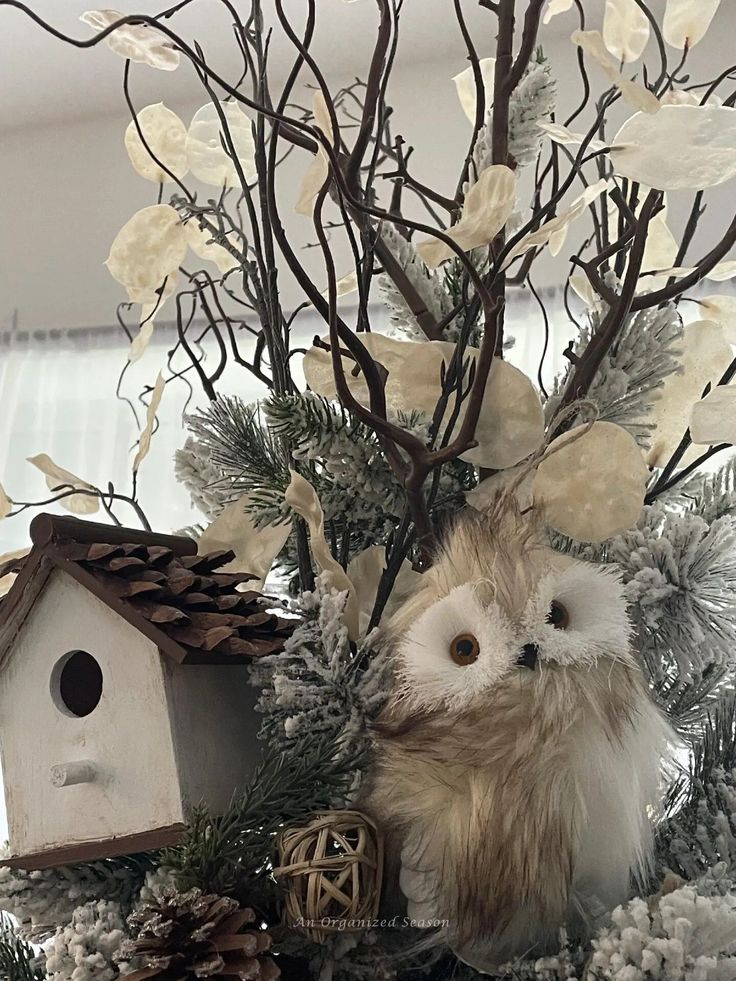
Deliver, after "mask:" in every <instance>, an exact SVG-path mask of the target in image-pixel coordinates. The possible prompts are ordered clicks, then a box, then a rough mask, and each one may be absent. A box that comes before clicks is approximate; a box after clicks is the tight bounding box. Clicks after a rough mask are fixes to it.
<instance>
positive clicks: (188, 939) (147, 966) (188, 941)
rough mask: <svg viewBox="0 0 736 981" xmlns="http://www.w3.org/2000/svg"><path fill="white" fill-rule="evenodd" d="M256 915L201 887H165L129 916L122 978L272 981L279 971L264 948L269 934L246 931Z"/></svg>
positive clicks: (122, 953)
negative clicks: (127, 968) (127, 967)
mask: <svg viewBox="0 0 736 981" xmlns="http://www.w3.org/2000/svg"><path fill="white" fill-rule="evenodd" d="M255 918H256V916H255V913H254V912H253V910H252V909H241V908H240V907H239V906H238V903H237V902H236V901H235V900H234V899H227V898H226V897H224V896H214V895H212V896H206V895H203V894H202V890H201V889H190V890H189V891H188V892H184V893H182V892H177V891H176V890H175V889H164V890H162V891H161V893H160V894H159V896H158V897H157V900H156V901H155V902H153V903H150V904H147V905H146V906H143V907H141V908H140V909H138V910H136V911H135V912H133V913H131V915H130V916H129V917H128V925H129V927H130V930H131V933H132V934H133V935H134V938H135V939H132V940H127V941H125V942H124V943H123V945H122V947H121V948H120V952H119V954H118V960H119V961H127V962H131V966H132V967H133V971H132V973H129V974H124V975H123V978H124V979H125V981H143V979H144V978H157V979H158V981H190V979H191V978H226V977H231V978H242V979H244V981H245V979H248V981H272V979H274V978H278V977H279V976H280V974H281V971H280V970H279V969H278V967H277V966H276V964H275V963H274V962H273V961H272V960H271V958H270V957H265V956H263V955H264V952H265V951H267V950H268V949H269V947H270V946H271V937H270V936H269V934H268V933H266V932H265V931H264V930H246V931H243V927H244V926H245V925H246V924H247V923H253V921H254V920H255Z"/></svg>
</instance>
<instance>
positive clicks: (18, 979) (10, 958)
mask: <svg viewBox="0 0 736 981" xmlns="http://www.w3.org/2000/svg"><path fill="white" fill-rule="evenodd" d="M43 977H44V972H43V970H42V969H41V966H40V959H39V957H38V955H37V954H36V952H35V951H34V949H33V947H32V946H31V945H30V944H29V943H27V942H26V941H25V940H23V939H22V938H21V937H19V936H18V934H17V933H16V932H15V931H14V929H13V926H12V924H11V923H10V920H8V919H7V918H6V917H4V916H3V917H0V978H2V981H41V979H42V978H43Z"/></svg>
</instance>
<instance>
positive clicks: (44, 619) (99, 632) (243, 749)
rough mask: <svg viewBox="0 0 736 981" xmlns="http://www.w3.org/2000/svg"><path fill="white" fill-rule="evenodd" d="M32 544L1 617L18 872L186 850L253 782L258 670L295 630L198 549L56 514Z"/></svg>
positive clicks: (1, 690)
mask: <svg viewBox="0 0 736 981" xmlns="http://www.w3.org/2000/svg"><path fill="white" fill-rule="evenodd" d="M31 538H32V541H33V547H32V549H31V552H30V553H29V555H28V557H27V559H26V560H25V562H24V564H23V567H22V569H21V571H20V574H19V575H18V578H17V579H16V581H15V582H14V584H13V586H12V588H11V589H10V591H9V592H8V594H7V595H6V597H5V598H4V599H3V600H2V603H0V751H1V753H2V768H3V775H4V782H5V800H6V805H7V814H8V827H9V838H10V851H11V856H12V857H11V859H10V861H8V862H6V863H5V864H8V865H12V866H15V867H18V868H24V869H40V868H46V867H49V866H54V865H61V864H69V863H72V862H79V861H89V860H92V859H101V858H106V857H111V856H114V855H123V854H130V853H134V852H140V851H143V850H147V849H153V848H161V847H163V846H165V845H169V844H172V843H174V842H175V841H176V840H177V839H178V837H179V836H180V834H181V832H182V831H183V829H184V826H185V823H186V820H187V814H188V810H189V809H190V808H191V807H192V805H196V804H198V803H200V802H203V803H205V804H206V805H207V806H208V807H209V808H210V809H211V810H212V812H213V813H218V812H222V811H223V810H224V809H225V808H226V806H227V804H228V802H229V801H230V799H231V797H232V795H233V793H234V792H236V791H237V790H238V788H242V787H243V786H244V784H245V782H246V781H247V779H248V777H249V775H250V774H251V773H252V771H253V769H254V766H255V764H256V761H257V759H258V755H259V754H258V750H257V744H256V737H257V730H258V717H257V715H256V714H255V712H254V703H255V698H256V693H255V691H254V690H253V689H252V688H250V687H249V684H248V675H247V672H248V663H249V662H250V661H251V659H252V658H254V657H259V656H262V655H265V654H269V653H273V652H275V651H278V650H280V649H281V647H282V645H283V641H284V639H285V637H287V636H288V634H289V633H290V631H291V629H292V628H293V625H294V621H289V620H286V619H283V618H281V617H279V616H277V615H275V614H274V613H273V612H271V611H269V609H267V603H266V602H265V601H264V599H263V597H261V596H260V594H258V593H256V592H252V591H251V592H248V591H244V589H245V590H247V580H248V579H249V578H250V577H249V576H247V575H232V574H225V573H223V572H222V571H219V572H218V569H220V570H221V569H222V566H223V565H226V564H227V563H228V562H229V561H230V560H231V559H232V558H233V555H232V553H230V552H219V553H215V554H211V555H204V556H200V555H197V546H196V544H195V542H193V541H192V540H190V539H188V538H178V537H170V536H162V535H155V534H152V533H146V532H140V531H132V530H130V529H123V528H115V527H108V526H105V525H98V524H93V523H91V522H87V521H80V520H78V519H76V518H71V517H68V518H67V517H64V518H59V517H52V516H50V515H39V516H38V517H37V518H36V519H35V520H34V521H33V523H32V525H31ZM271 606H273V604H271Z"/></svg>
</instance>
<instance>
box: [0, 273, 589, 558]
mask: <svg viewBox="0 0 736 981" xmlns="http://www.w3.org/2000/svg"><path fill="white" fill-rule="evenodd" d="M544 301H545V304H546V306H547V310H548V314H549V315H550V317H551V323H550V343H549V352H550V353H549V357H548V358H547V365H546V370H545V382H546V383H547V384H549V383H550V381H551V379H552V377H553V376H554V374H555V373H556V371H559V370H560V369H561V368H562V366H563V361H564V359H562V356H561V352H562V350H563V349H564V347H565V346H566V344H567V342H568V341H569V340H570V338H571V337H572V336H573V334H574V328H573V327H572V325H571V324H570V323H569V320H568V318H567V316H566V315H564V313H563V312H562V311H561V307H560V304H559V302H558V300H557V299H556V298H555V297H554V296H550V295H547V296H545V297H544ZM385 317H386V314H385V312H384V311H383V309H382V308H380V307H379V308H376V310H375V311H373V312H372V318H371V319H372V324H373V327H374V328H375V329H377V330H381V329H382V328H384V327H385V326H386V320H385ZM323 330H324V324H323V323H322V322H321V321H320V320H319V318H318V317H317V316H316V315H314V314H312V315H310V314H303V315H302V316H301V317H300V318H299V321H298V330H297V333H296V336H295V343H296V344H297V345H304V346H306V345H307V344H308V343H309V342H310V340H311V338H312V337H313V336H314V334H315V333H322V332H323ZM507 333H508V334H510V335H512V336H513V337H515V339H516V343H515V345H514V347H513V348H512V350H511V351H510V352H509V355H508V356H509V360H510V361H511V362H512V363H514V364H516V365H517V366H518V367H520V368H522V369H523V370H524V371H525V372H527V373H528V374H529V375H530V377H532V378H534V379H535V380H536V378H537V370H538V364H539V360H540V357H541V353H542V350H543V344H544V328H543V318H542V316H541V313H540V309H539V306H538V305H537V303H536V301H535V300H534V298H533V297H532V296H531V295H530V294H528V293H527V292H525V291H524V292H522V291H517V292H513V293H512V294H511V297H510V302H509V306H508V311H507ZM173 343H174V335H173V333H172V332H171V330H169V329H167V328H166V327H161V328H159V327H157V328H156V335H155V337H154V340H153V341H152V342H151V345H150V346H149V348H148V350H147V351H146V353H145V355H144V357H143V358H142V359H141V361H139V362H138V363H137V364H135V365H133V366H132V367H131V368H130V369H129V370H128V371H127V372H126V375H125V378H124V380H123V384H122V393H123V394H125V395H127V396H128V397H129V398H130V399H131V400H132V401H133V402H134V404H136V407H137V411H138V423H139V424H140V425H142V424H143V421H144V417H145V409H144V407H143V406H142V405H141V404H140V403H139V402H136V399H137V395H138V393H139V392H140V391H141V390H142V388H143V387H144V386H145V385H153V383H154V381H155V379H156V375H157V373H158V372H159V370H161V369H162V368H164V367H165V365H166V361H167V354H168V351H169V350H170V349H171V347H172V346H173ZM126 352H127V342H126V340H125V338H124V336H123V335H122V333H121V332H120V331H119V330H118V329H112V328H98V329H90V330H77V331H75V330H70V331H65V332H60V331H54V330H48V331H36V332H31V333H25V332H23V331H19V330H17V329H15V330H13V329H11V330H7V331H3V332H0V409H1V411H2V428H0V481H1V482H2V484H3V486H4V487H5V489H6V491H7V492H8V494H9V495H10V497H11V498H13V499H14V500H16V501H34V500H43V499H44V498H45V497H46V493H47V492H46V487H45V482H44V478H43V476H42V474H41V473H40V472H39V471H38V470H36V469H35V468H34V467H32V466H31V465H30V464H29V463H27V462H26V458H27V457H29V456H34V455H36V454H38V453H48V455H49V456H50V457H51V458H52V459H53V460H54V462H55V463H57V464H58V465H59V466H61V467H64V468H65V469H66V470H70V471H71V472H72V473H74V474H76V475H77V476H78V477H80V478H82V479H84V480H87V481H89V482H90V483H92V484H95V485H98V486H103V487H106V486H107V482H108V481H112V482H113V483H114V485H115V487H116V489H118V490H119V491H121V492H123V493H128V492H129V490H130V463H131V459H132V454H131V448H132V447H133V446H134V443H135V441H136V439H137V436H138V432H139V425H137V424H136V421H135V419H134V416H133V413H132V411H131V409H130V407H129V405H128V404H126V402H124V401H121V400H120V399H118V398H116V396H115V390H116V385H117V382H118V377H119V375H120V371H121V369H122V368H123V366H124V365H125V361H126ZM182 364H183V362H181V361H179V362H178V365H179V366H180V367H181V366H182ZM187 377H189V378H190V379H191V380H192V385H193V386H194V393H193V395H192V396H191V400H190V402H189V409H192V408H194V407H196V406H197V405H203V404H204V402H205V399H204V396H203V394H202V392H201V390H200V389H199V388H198V387H197V385H198V383H197V382H196V380H194V378H193V375H192V374H191V373H190V374H189V375H188V376H187ZM219 390H220V391H224V392H229V393H232V394H237V395H239V396H241V397H242V398H243V399H245V400H246V401H251V400H254V399H257V398H258V397H259V396H261V395H262V394H263V392H264V390H263V388H262V386H260V385H259V383H258V382H257V381H255V380H254V379H253V378H252V377H251V376H250V375H249V373H248V372H247V371H245V370H243V369H242V368H238V367H237V366H230V367H228V369H227V370H226V373H225V375H224V376H223V378H222V380H221V381H220V383H219ZM189 397H190V393H189V390H188V388H187V387H186V386H185V385H184V384H183V383H181V382H174V383H172V384H170V385H167V387H166V392H165V394H164V399H163V401H162V404H161V409H160V412H159V423H160V425H159V429H158V431H157V432H156V434H155V436H154V439H153V442H152V447H151V452H150V456H149V457H148V458H147V459H146V460H145V462H144V463H143V465H142V467H141V471H140V480H139V490H140V500H141V503H142V505H143V508H144V510H145V511H146V514H147V515H148V517H149V519H150V521H151V524H152V525H153V526H154V527H155V528H157V529H159V530H161V531H166V532H168V531H172V530H174V529H176V528H181V527H183V526H185V525H187V524H190V523H191V522H192V521H193V520H194V519H195V518H196V515H195V514H194V513H193V512H192V510H191V507H190V505H189V501H188V496H187V494H186V492H185V491H184V490H183V489H182V488H181V487H179V486H178V485H177V484H176V482H175V481H174V480H173V477H172V458H173V455H174V452H175V450H176V449H177V448H178V447H179V446H181V444H182V443H183V441H184V434H183V431H182V412H183V411H184V409H185V406H186V403H187V399H188V398H189ZM49 510H58V506H55V505H52V506H50V507H49ZM32 516H33V513H32V512H28V513H27V514H25V515H22V516H20V517H18V518H13V519H11V520H10V521H5V522H3V523H2V524H0V553H2V552H5V551H9V550H11V549H16V548H22V547H24V545H26V543H27V541H28V524H29V523H30V520H31V518H32ZM120 517H121V518H122V519H123V520H127V519H129V520H130V521H131V523H133V524H134V525H135V523H136V522H135V515H134V514H133V513H132V511H127V513H126V507H125V505H121V507H120ZM99 520H101V521H104V520H106V519H105V516H104V514H103V515H101V516H100V517H99Z"/></svg>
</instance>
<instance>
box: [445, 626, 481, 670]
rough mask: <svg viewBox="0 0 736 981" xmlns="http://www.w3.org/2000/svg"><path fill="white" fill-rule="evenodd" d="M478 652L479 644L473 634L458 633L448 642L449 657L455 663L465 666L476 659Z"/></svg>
mask: <svg viewBox="0 0 736 981" xmlns="http://www.w3.org/2000/svg"><path fill="white" fill-rule="evenodd" d="M479 654H480V644H479V643H478V640H477V638H476V637H474V636H473V634H458V635H457V637H455V639H454V640H453V641H451V642H450V657H451V658H452V660H453V661H454V662H455V664H460V665H461V666H463V667H464V666H465V665H466V664H472V663H473V661H477V660H478V655H479Z"/></svg>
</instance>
